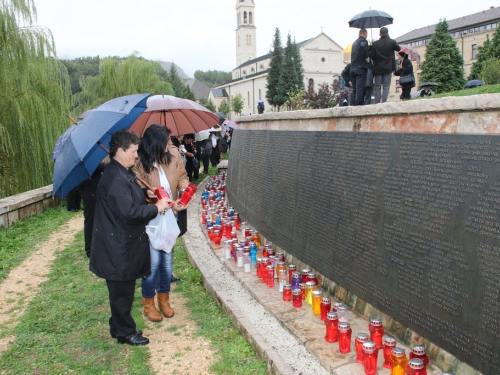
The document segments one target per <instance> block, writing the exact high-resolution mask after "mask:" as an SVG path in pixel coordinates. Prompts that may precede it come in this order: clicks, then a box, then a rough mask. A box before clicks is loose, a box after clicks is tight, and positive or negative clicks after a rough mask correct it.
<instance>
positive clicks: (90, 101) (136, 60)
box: [73, 55, 174, 114]
mask: <svg viewBox="0 0 500 375" xmlns="http://www.w3.org/2000/svg"><path fill="white" fill-rule="evenodd" d="M162 69H163V68H162V67H161V65H160V64H158V63H157V62H154V61H149V60H146V59H143V58H142V57H138V56H135V55H131V56H129V57H128V58H126V59H114V58H107V59H103V60H101V63H100V64H99V75H97V76H95V77H90V76H86V77H85V76H84V77H80V86H81V87H82V91H81V92H79V93H78V94H76V95H75V104H76V108H75V109H74V111H73V113H74V114H80V113H82V112H84V111H86V110H87V109H90V108H93V107H96V106H98V105H100V104H102V103H104V102H106V101H108V100H111V99H113V98H116V97H118V96H123V95H133V94H141V93H146V92H151V93H153V94H165V95H174V90H173V89H172V85H171V84H170V83H169V82H166V81H165V79H164V78H162V75H161V70H162Z"/></svg>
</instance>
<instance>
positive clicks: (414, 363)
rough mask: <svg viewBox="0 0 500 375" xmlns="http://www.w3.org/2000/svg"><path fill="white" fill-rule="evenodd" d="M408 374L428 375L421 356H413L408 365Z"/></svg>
mask: <svg viewBox="0 0 500 375" xmlns="http://www.w3.org/2000/svg"><path fill="white" fill-rule="evenodd" d="M406 375H427V369H426V368H425V364H424V361H422V360H421V359H420V358H412V359H410V360H409V361H408V365H407V366H406Z"/></svg>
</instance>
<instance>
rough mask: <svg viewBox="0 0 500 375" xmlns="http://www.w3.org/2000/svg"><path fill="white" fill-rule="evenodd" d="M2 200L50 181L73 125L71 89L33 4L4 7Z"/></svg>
mask: <svg viewBox="0 0 500 375" xmlns="http://www.w3.org/2000/svg"><path fill="white" fill-rule="evenodd" d="M0 25H1V26H0V87H1V91H0V198H3V197H6V196H9V195H13V194H18V193H21V192H23V191H27V190H31V189H34V188H39V187H41V186H46V185H48V184H50V183H51V182H52V168H53V163H52V160H51V156H52V148H53V147H54V144H55V142H56V140H57V138H58V137H59V135H60V134H61V133H62V132H63V131H64V130H65V129H66V128H67V127H68V126H69V125H70V123H69V121H68V120H67V119H66V118H65V115H66V114H69V109H70V107H71V86H70V82H69V76H68V72H67V70H66V68H65V67H64V65H63V64H62V63H61V62H60V61H59V60H58V59H57V57H56V53H55V45H54V41H53V38H52V33H51V32H50V30H48V29H46V28H43V27H39V26H36V7H35V4H34V2H33V1H32V0H4V1H2V2H1V3H0Z"/></svg>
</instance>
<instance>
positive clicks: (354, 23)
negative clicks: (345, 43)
mask: <svg viewBox="0 0 500 375" xmlns="http://www.w3.org/2000/svg"><path fill="white" fill-rule="evenodd" d="M393 20H394V18H392V17H391V16H390V15H388V14H387V13H386V12H382V11H381V10H366V11H364V12H363V13H359V14H356V15H355V16H354V17H352V19H351V20H350V21H349V27H355V28H357V29H371V28H374V27H377V28H378V27H382V26H385V25H390V24H392V21H393Z"/></svg>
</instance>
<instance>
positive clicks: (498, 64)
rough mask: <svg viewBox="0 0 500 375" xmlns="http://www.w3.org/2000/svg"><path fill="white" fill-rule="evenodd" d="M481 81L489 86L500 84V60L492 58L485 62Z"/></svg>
mask: <svg viewBox="0 0 500 375" xmlns="http://www.w3.org/2000/svg"><path fill="white" fill-rule="evenodd" d="M481 79H482V80H483V81H484V83H485V84H487V85H494V84H497V83H500V59H498V58H494V57H492V58H491V59H488V60H486V61H485V62H484V64H483V69H482V71H481Z"/></svg>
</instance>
